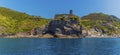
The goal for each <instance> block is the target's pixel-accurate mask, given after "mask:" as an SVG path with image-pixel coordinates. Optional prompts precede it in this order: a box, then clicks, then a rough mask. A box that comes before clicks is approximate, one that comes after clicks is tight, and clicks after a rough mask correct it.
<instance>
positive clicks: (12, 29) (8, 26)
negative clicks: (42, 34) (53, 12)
mask: <svg viewBox="0 0 120 55" xmlns="http://www.w3.org/2000/svg"><path fill="white" fill-rule="evenodd" d="M49 21H50V20H49V19H45V18H41V17H38V16H31V15H28V14H26V13H22V12H17V11H14V10H11V9H8V8H4V7H0V29H1V30H0V33H17V32H26V31H30V30H31V29H33V28H35V27H41V26H42V25H45V24H47V23H48V22H49ZM2 29H4V30H2Z"/></svg>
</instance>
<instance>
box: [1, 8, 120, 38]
mask: <svg viewBox="0 0 120 55" xmlns="http://www.w3.org/2000/svg"><path fill="white" fill-rule="evenodd" d="M0 17H1V18H0V37H2V38H26V37H27V38H91V37H97V38H106V37H107V38H108V37H120V19H119V18H117V17H116V16H114V15H108V14H104V13H91V14H88V15H86V16H83V17H79V16H77V15H75V14H74V13H73V10H70V11H69V13H68V14H56V15H55V17H54V19H47V18H42V17H40V16H31V15H29V14H26V13H23V12H18V11H14V10H11V9H8V8H4V7H0Z"/></svg>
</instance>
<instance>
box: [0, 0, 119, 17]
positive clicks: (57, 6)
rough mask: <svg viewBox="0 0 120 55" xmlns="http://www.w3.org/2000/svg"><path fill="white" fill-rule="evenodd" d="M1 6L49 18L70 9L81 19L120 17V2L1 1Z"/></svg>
mask: <svg viewBox="0 0 120 55" xmlns="http://www.w3.org/2000/svg"><path fill="white" fill-rule="evenodd" d="M0 6H2V7H7V8H11V9H13V10H17V11H22V12H26V13H28V14H30V15H38V16H42V17H47V18H53V17H54V15H55V14H61V13H68V12H69V10H70V9H72V10H73V12H74V14H76V15H79V16H80V17H81V16H84V15H87V14H89V13H93V12H103V13H106V14H111V15H115V16H117V17H120V12H119V11H120V0H0Z"/></svg>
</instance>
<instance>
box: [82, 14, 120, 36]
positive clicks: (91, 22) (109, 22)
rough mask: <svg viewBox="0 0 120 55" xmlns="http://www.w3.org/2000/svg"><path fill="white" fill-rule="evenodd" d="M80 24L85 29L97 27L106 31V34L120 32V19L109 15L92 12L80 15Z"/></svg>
mask: <svg viewBox="0 0 120 55" xmlns="http://www.w3.org/2000/svg"><path fill="white" fill-rule="evenodd" d="M81 24H82V25H83V26H84V27H86V28H87V29H90V28H95V27H97V28H100V29H103V30H105V31H107V34H120V30H119V29H120V21H119V19H118V18H117V17H114V16H111V15H107V14H103V13H92V14H89V15H87V16H84V17H82V21H81Z"/></svg>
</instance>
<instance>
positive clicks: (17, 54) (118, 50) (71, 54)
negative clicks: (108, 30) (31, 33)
mask: <svg viewBox="0 0 120 55" xmlns="http://www.w3.org/2000/svg"><path fill="white" fill-rule="evenodd" d="M0 55H120V38H79V39H59V38H51V39H44V38H43V39H40V38H11V39H9V38H1V39H0Z"/></svg>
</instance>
